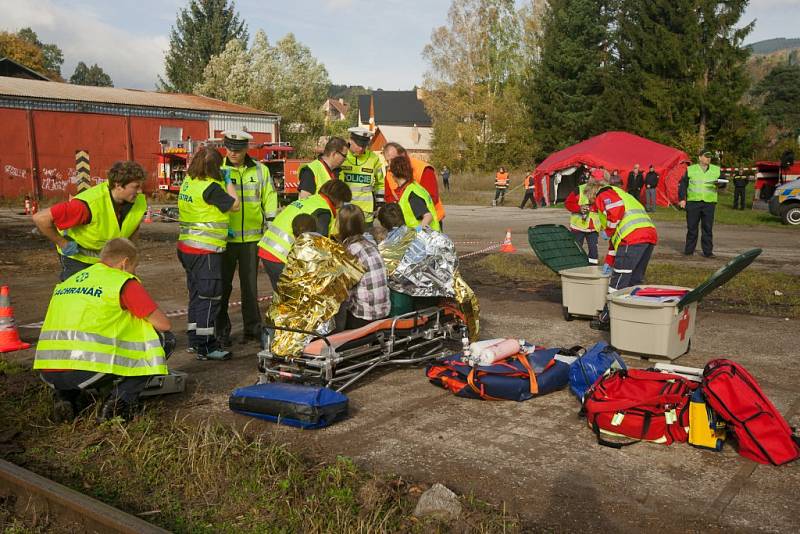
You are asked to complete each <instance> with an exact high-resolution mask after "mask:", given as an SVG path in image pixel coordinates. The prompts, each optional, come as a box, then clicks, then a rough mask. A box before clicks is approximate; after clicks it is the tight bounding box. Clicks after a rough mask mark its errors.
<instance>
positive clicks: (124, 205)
mask: <svg viewBox="0 0 800 534" xmlns="http://www.w3.org/2000/svg"><path fill="white" fill-rule="evenodd" d="M144 180H145V172H144V169H143V168H142V166H141V165H139V164H138V163H136V162H134V161H118V162H116V163H114V165H112V166H111V169H109V171H108V180H107V181H105V182H102V183H100V184H97V185H95V186H94V187H91V188H89V189H87V190H85V191H82V192H80V193H78V194H77V195H76V196H75V198H73V199H72V200H68V201H66V202H61V203H59V204H56V205H54V206H53V207H52V208H50V209H46V210H42V211H40V212H39V213H37V214H35V215H34V216H33V222H34V224H36V227H37V228H38V229H39V232H40V233H41V234H42V235H43V236H45V237H46V238H47V239H49V240H50V241H52V242H53V243H55V245H56V249H57V250H58V255H59V260H60V262H61V275H60V280H61V281H62V282H63V281H64V280H66V279H67V278H69V277H70V276H72V275H73V274H75V273H77V272H78V271H80V270H82V269H86V268H87V267H89V266H91V265H94V264H95V263H98V262H99V261H100V251H101V250H102V248H103V246H104V245H105V244H106V243H107V242H108V241H110V240H111V239H114V238H117V237H129V238H133V237H135V235H136V232H137V230H138V229H139V224H140V223H141V222H142V219H143V218H144V215H145V212H146V211H147V202H146V201H145V197H144V195H143V194H142V185H143V184H144Z"/></svg>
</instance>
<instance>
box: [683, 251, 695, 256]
mask: <svg viewBox="0 0 800 534" xmlns="http://www.w3.org/2000/svg"><path fill="white" fill-rule="evenodd" d="M683 255H684V256H694V252H684V253H683Z"/></svg>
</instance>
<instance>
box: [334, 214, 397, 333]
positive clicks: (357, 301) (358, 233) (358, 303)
mask: <svg viewBox="0 0 800 534" xmlns="http://www.w3.org/2000/svg"><path fill="white" fill-rule="evenodd" d="M366 226H367V223H366V221H365V220H364V212H363V211H362V210H361V208H359V207H358V206H356V205H353V204H348V205H347V206H343V207H342V209H340V210H339V241H340V242H341V243H342V245H343V246H344V247H345V248H346V249H347V251H348V252H349V253H350V254H352V255H353V256H355V257H356V258H357V259H358V261H359V263H361V265H362V267H364V269H366V272H365V273H364V275H363V276H362V277H361V280H360V281H359V282H358V285H356V286H355V287H354V288H352V289H351V290H350V295H349V297H348V299H347V300H346V301H345V302H344V304H343V305H342V306H343V308H344V309H345V310H346V314H347V317H346V320H345V324H344V328H345V329H346V330H351V329H354V328H360V327H362V326H364V325H366V324H369V323H371V322H372V321H376V320H378V319H383V318H385V317H386V316H387V315H389V309H390V304H389V286H388V285H387V279H386V265H384V263H383V258H382V257H381V255H380V253H379V252H378V247H377V245H376V244H375V242H374V241H373V240H372V236H370V235H369V234H365V233H364V232H365V230H366Z"/></svg>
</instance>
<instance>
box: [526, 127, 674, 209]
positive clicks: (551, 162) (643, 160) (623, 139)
mask: <svg viewBox="0 0 800 534" xmlns="http://www.w3.org/2000/svg"><path fill="white" fill-rule="evenodd" d="M687 161H689V156H688V155H687V154H686V152H683V151H682V150H678V149H675V148H672V147H669V146H666V145H662V144H660V143H656V142H655V141H650V140H649V139H645V138H644V137H639V136H638V135H634V134H631V133H628V132H606V133H604V134H600V135H597V136H595V137H591V138H589V139H587V140H586V141H583V142H580V143H578V144H576V145H572V146H570V147H567V148H565V149H564V150H560V151H558V152H555V153H553V154H550V156H548V157H547V159H545V160H544V161H542V163H541V164H539V166H538V167H537V168H536V177H541V176H543V175H545V174H549V175H551V176H552V175H553V174H554V173H556V172H558V171H561V170H564V169H568V168H570V167H577V166H580V165H586V166H587V167H601V166H602V167H605V168H606V170H608V171H609V172H611V171H613V170H614V169H618V170H619V172H620V175H621V176H622V179H623V181H624V182H626V185H627V178H628V172H629V171H631V170H632V169H633V166H634V164H636V163H638V164H639V168H640V169H641V171H642V172H643V173H645V174H647V170H648V168H649V166H650V165H653V166H654V167H655V171H656V172H657V173H658V175H659V178H660V180H659V184H658V203H659V204H661V205H666V204H669V203H675V202H677V200H678V183H679V182H680V179H681V177H682V176H683V174H684V172H685V171H686V162H687ZM642 194H644V193H642Z"/></svg>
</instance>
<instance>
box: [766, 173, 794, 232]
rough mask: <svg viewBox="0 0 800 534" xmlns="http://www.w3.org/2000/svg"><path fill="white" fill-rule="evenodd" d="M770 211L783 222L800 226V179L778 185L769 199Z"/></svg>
mask: <svg viewBox="0 0 800 534" xmlns="http://www.w3.org/2000/svg"><path fill="white" fill-rule="evenodd" d="M769 212H770V213H771V214H773V215H775V216H778V217H780V218H781V221H782V222H783V224H788V225H792V226H800V179H798V180H793V181H791V182H787V183H785V184H782V185H780V186H778V187H777V188H776V189H775V194H774V195H772V198H771V199H770V200H769Z"/></svg>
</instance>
